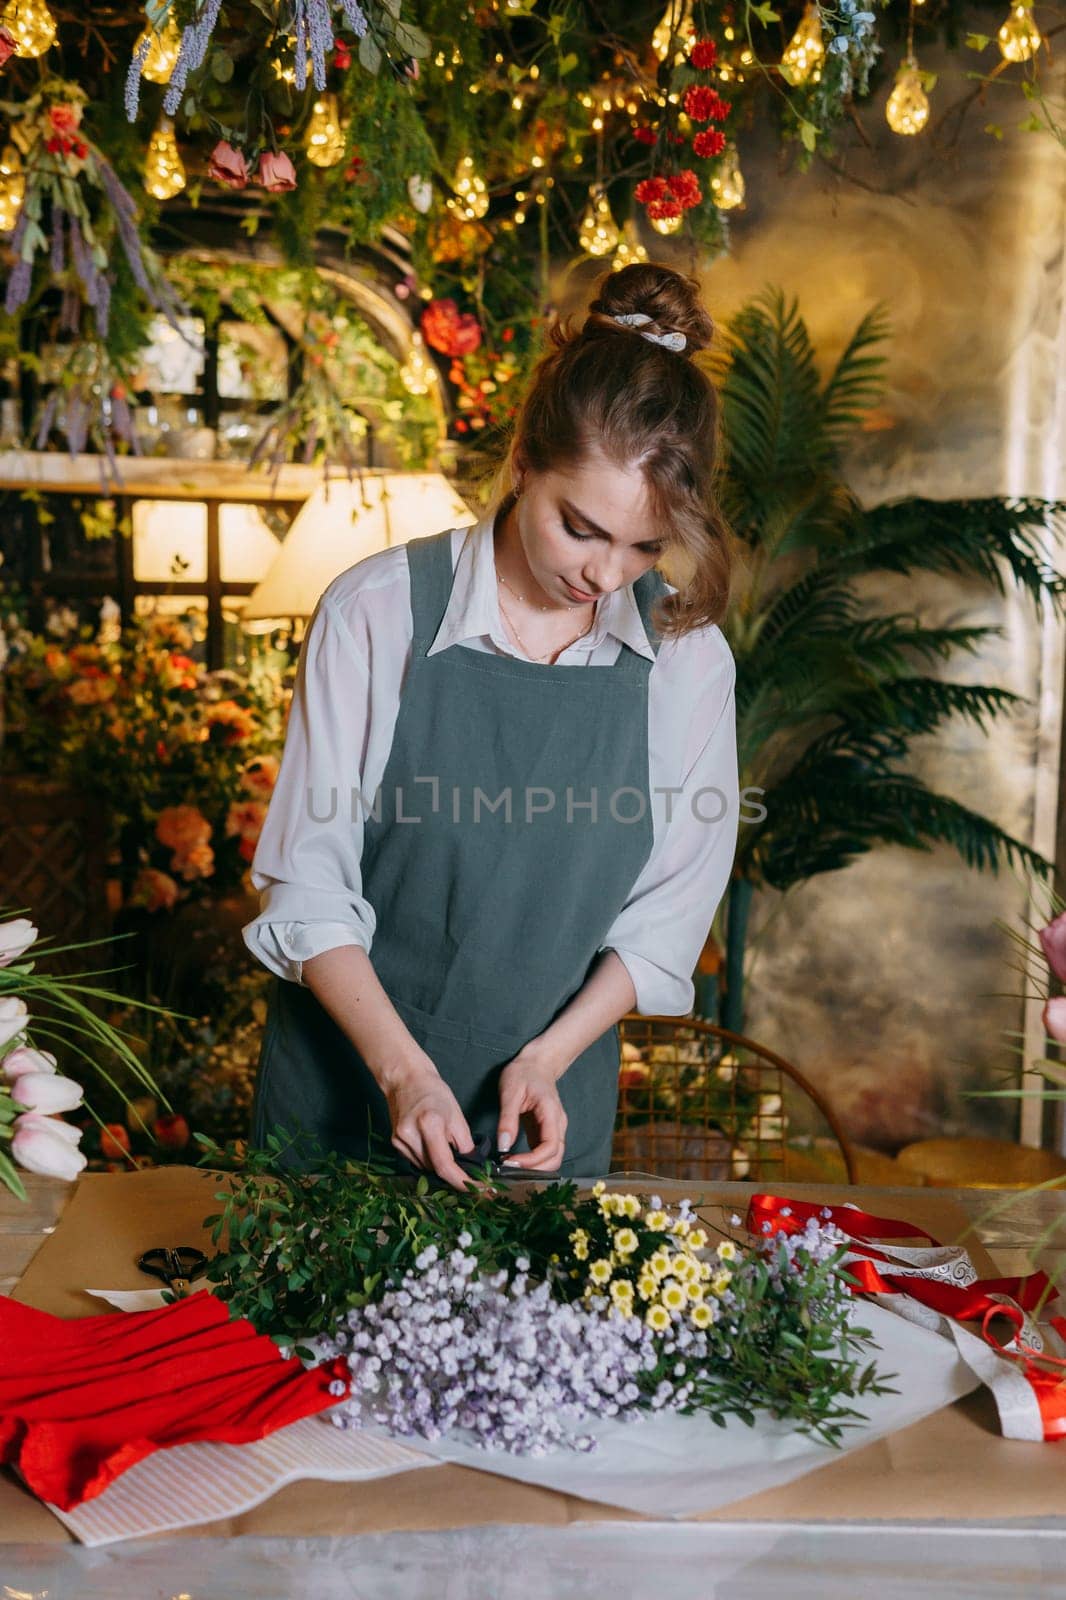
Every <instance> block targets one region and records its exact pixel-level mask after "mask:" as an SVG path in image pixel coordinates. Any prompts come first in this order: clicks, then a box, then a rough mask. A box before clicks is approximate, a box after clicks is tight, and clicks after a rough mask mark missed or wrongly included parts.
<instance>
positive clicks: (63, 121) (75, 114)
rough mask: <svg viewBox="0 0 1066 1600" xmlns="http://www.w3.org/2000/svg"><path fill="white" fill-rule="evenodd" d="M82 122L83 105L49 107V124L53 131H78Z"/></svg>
mask: <svg viewBox="0 0 1066 1600" xmlns="http://www.w3.org/2000/svg"><path fill="white" fill-rule="evenodd" d="M80 122H81V106H75V105H69V104H64V105H57V106H49V107H48V126H49V127H50V128H51V130H52V132H53V133H76V132H77V128H78V124H79V123H80Z"/></svg>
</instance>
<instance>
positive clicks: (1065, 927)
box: [1038, 911, 1066, 983]
mask: <svg viewBox="0 0 1066 1600" xmlns="http://www.w3.org/2000/svg"><path fill="white" fill-rule="evenodd" d="M1038 937H1039V939H1040V943H1041V945H1042V946H1043V948H1044V954H1045V956H1046V957H1047V963H1048V966H1049V967H1050V968H1051V970H1052V972H1053V973H1054V974H1055V976H1056V978H1058V979H1059V981H1060V983H1066V911H1064V912H1063V913H1062V915H1061V916H1059V917H1056V918H1055V920H1054V922H1049V923H1048V925H1047V927H1046V928H1041V930H1040V933H1039V935H1038Z"/></svg>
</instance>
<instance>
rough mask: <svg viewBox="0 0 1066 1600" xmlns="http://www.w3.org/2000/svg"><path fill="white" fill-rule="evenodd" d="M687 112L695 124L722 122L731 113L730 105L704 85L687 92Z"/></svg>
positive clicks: (685, 102)
mask: <svg viewBox="0 0 1066 1600" xmlns="http://www.w3.org/2000/svg"><path fill="white" fill-rule="evenodd" d="M684 105H685V111H686V113H687V114H688V115H689V116H690V117H691V118H692V120H693V122H720V121H721V120H722V118H723V117H724V116H725V115H726V114H727V112H728V111H729V103H728V101H726V100H723V99H722V97H721V95H720V94H716V92H715V91H714V90H713V89H710V88H708V87H707V85H706V84H704V83H697V84H694V85H693V86H692V88H691V89H686V90H685V100H684Z"/></svg>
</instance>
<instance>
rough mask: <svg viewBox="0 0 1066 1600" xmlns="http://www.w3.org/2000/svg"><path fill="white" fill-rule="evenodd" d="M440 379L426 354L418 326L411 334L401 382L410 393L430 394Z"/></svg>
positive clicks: (401, 370) (401, 369) (401, 371)
mask: <svg viewBox="0 0 1066 1600" xmlns="http://www.w3.org/2000/svg"><path fill="white" fill-rule="evenodd" d="M438 381H439V377H438V373H437V369H436V367H435V365H434V364H433V362H432V361H431V360H430V359H429V357H428V356H427V355H426V347H425V345H424V344H423V342H422V335H421V334H420V333H419V332H418V330H417V328H416V329H415V331H414V333H413V334H412V335H411V348H410V350H409V351H408V353H407V359H406V361H405V362H404V364H403V366H402V367H401V368H400V382H401V383H402V384H403V386H404V388H405V389H406V390H407V392H408V394H428V393H429V391H430V390H431V389H432V387H433V385H434V384H435V383H437V382H438Z"/></svg>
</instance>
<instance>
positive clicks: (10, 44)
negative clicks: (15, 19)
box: [0, 28, 15, 67]
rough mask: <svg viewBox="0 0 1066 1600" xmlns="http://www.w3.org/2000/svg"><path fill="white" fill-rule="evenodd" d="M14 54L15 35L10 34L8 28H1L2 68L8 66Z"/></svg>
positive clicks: (0, 53)
mask: <svg viewBox="0 0 1066 1600" xmlns="http://www.w3.org/2000/svg"><path fill="white" fill-rule="evenodd" d="M14 54H15V37H14V34H11V33H8V31H7V29H6V28H0V67H3V66H6V65H7V63H8V61H9V60H10V59H11V57H12V56H13V55H14Z"/></svg>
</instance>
